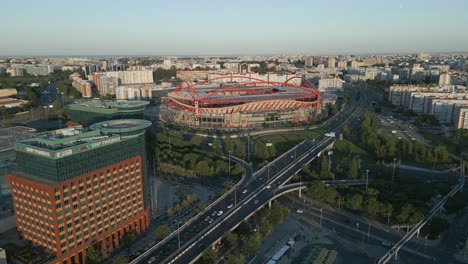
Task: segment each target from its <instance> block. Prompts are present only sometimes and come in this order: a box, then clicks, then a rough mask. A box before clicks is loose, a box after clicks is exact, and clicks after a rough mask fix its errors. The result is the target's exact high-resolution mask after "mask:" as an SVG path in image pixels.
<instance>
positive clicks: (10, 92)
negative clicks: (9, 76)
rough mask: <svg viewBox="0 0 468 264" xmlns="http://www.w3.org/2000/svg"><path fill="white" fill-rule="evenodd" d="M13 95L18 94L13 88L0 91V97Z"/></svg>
mask: <svg viewBox="0 0 468 264" xmlns="http://www.w3.org/2000/svg"><path fill="white" fill-rule="evenodd" d="M15 94H18V91H17V90H16V89H15V88H5V89H0V96H11V95H15Z"/></svg>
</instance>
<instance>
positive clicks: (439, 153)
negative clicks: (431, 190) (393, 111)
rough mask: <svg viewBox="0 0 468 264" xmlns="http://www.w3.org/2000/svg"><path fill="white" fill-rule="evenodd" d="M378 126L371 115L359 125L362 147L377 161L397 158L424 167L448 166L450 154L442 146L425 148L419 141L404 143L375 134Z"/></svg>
mask: <svg viewBox="0 0 468 264" xmlns="http://www.w3.org/2000/svg"><path fill="white" fill-rule="evenodd" d="M378 128H379V124H378V122H377V121H376V119H375V118H374V116H373V115H372V114H369V113H367V114H366V115H365V116H364V118H363V120H362V123H361V129H360V138H361V143H362V146H363V147H364V148H365V149H366V150H368V151H370V152H371V153H372V154H373V155H375V157H376V158H378V159H392V158H395V157H397V158H398V157H399V158H400V159H405V160H407V161H413V162H417V163H421V164H425V165H433V166H436V164H450V163H451V159H450V153H449V152H448V150H447V148H446V147H445V146H442V145H437V146H434V147H432V146H427V145H426V144H425V143H424V142H421V141H418V140H416V141H404V140H398V139H397V138H395V137H388V136H384V135H380V134H377V130H378Z"/></svg>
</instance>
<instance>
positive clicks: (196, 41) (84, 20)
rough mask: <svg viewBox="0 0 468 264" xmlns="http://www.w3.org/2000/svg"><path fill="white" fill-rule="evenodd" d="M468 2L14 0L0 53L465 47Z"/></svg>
mask: <svg viewBox="0 0 468 264" xmlns="http://www.w3.org/2000/svg"><path fill="white" fill-rule="evenodd" d="M467 11H468V0H393V1H391V0H385V1H384V0H332V1H330V0H320V1H318V0H302V1H300V0H234V1H226V0H164V1H159V0H132V1H130V0H126V1H123V0H80V1H68V0H40V1H38V0H10V1H4V2H2V4H1V13H2V21H3V23H2V28H1V30H0V56H8V55H211V54H213V55H224V54H349V53H390V52H392V53H393V52H421V51H423V52H439V51H441V52H445V51H467V50H468V13H467Z"/></svg>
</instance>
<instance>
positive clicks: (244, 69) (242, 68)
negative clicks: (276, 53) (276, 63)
mask: <svg viewBox="0 0 468 264" xmlns="http://www.w3.org/2000/svg"><path fill="white" fill-rule="evenodd" d="M253 67H260V64H258V63H242V64H239V73H241V74H243V73H249V72H251V71H252V68H253Z"/></svg>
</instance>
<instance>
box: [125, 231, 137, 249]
mask: <svg viewBox="0 0 468 264" xmlns="http://www.w3.org/2000/svg"><path fill="white" fill-rule="evenodd" d="M133 241H135V234H134V233H132V232H127V233H125V235H124V238H123V242H124V245H125V247H127V248H130V246H131V245H132V244H133Z"/></svg>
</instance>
